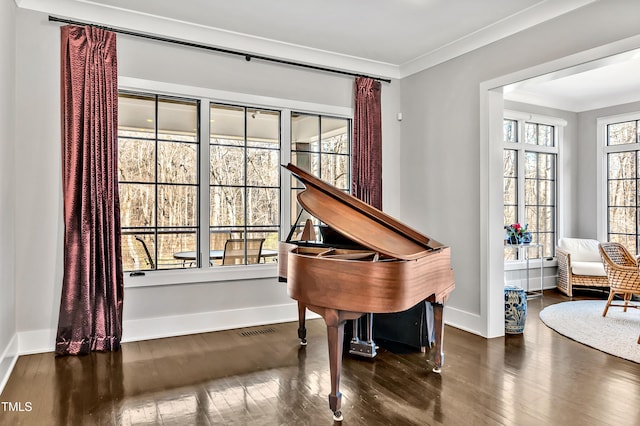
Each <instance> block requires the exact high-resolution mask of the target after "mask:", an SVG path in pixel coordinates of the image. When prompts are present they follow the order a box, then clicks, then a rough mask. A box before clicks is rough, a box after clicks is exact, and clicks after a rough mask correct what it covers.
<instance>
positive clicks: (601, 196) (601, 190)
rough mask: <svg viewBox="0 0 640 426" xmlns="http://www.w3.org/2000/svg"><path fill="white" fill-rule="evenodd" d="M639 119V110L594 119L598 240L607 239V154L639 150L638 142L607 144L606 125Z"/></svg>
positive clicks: (639, 144)
mask: <svg viewBox="0 0 640 426" xmlns="http://www.w3.org/2000/svg"><path fill="white" fill-rule="evenodd" d="M633 120H640V111H638V112H632V113H625V114H618V115H610V116H606V117H600V118H598V119H596V143H597V153H596V155H597V161H596V206H598V208H597V209H596V221H597V226H596V236H597V238H598V241H608V237H607V207H608V204H609V203H608V202H607V154H609V153H614V152H624V151H635V150H640V143H635V144H627V145H615V146H607V126H608V125H609V124H613V123H620V122H623V121H633Z"/></svg>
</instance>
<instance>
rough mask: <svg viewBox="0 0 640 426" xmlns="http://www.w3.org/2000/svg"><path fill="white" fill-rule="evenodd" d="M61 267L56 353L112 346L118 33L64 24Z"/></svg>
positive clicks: (117, 278)
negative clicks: (62, 264)
mask: <svg viewBox="0 0 640 426" xmlns="http://www.w3.org/2000/svg"><path fill="white" fill-rule="evenodd" d="M60 53H61V60H60V63H61V73H60V77H61V85H60V86H61V93H60V95H61V96H60V98H61V110H62V192H63V198H64V200H63V203H64V207H63V209H64V275H63V282H62V297H61V303H60V316H59V319H58V331H57V336H56V353H57V354H58V355H80V354H87V353H89V352H91V351H115V350H118V349H119V348H120V340H121V337H122V301H123V290H124V288H123V287H124V285H123V274H122V254H121V249H120V244H121V243H120V205H119V198H118V168H117V166H118V158H117V153H118V146H117V143H118V138H117V136H118V81H117V80H118V72H117V57H116V35H115V33H112V32H109V31H105V30H102V29H99V28H94V27H88V26H87V27H81V26H73V25H69V26H65V27H62V28H61V49H60Z"/></svg>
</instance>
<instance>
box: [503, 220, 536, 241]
mask: <svg viewBox="0 0 640 426" xmlns="http://www.w3.org/2000/svg"><path fill="white" fill-rule="evenodd" d="M528 227H529V224H525V225H524V226H522V225H520V224H519V223H513V224H511V225H505V227H504V229H505V230H506V231H507V235H506V237H507V238H506V239H507V240H508V242H509V243H510V244H523V243H524V244H526V243H530V242H531V233H530V232H527V228H528Z"/></svg>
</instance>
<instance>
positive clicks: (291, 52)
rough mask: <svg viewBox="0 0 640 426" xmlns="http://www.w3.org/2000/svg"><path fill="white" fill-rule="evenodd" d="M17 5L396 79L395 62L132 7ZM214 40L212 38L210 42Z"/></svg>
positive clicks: (22, 0)
mask: <svg viewBox="0 0 640 426" xmlns="http://www.w3.org/2000/svg"><path fill="white" fill-rule="evenodd" d="M16 4H17V5H18V7H20V8H23V9H29V10H34V11H38V12H43V13H47V14H50V15H55V16H57V17H60V18H66V19H70V20H78V21H84V22H91V23H95V24H97V25H103V26H106V27H112V28H117V29H125V30H132V31H136V32H140V33H145V34H150V35H160V36H163V37H167V38H174V39H177V40H182V41H189V42H195V43H200V44H205V45H209V46H213V47H218V48H223V49H230V50H239V51H242V52H246V53H249V54H251V53H253V54H257V55H262V56H269V57H273V58H276V59H282V60H288V61H295V62H301V63H305V64H310V65H320V66H325V67H331V68H335V69H338V70H343V71H349V72H354V73H362V74H368V75H373V76H379V77H382V78H391V79H397V78H398V76H399V69H398V67H397V66H396V65H393V64H387V63H382V62H376V61H371V60H367V59H363V58H357V57H353V56H348V55H341V54H337V53H334V52H328V51H324V50H320V49H313V48H309V47H305V46H299V45H295V44H290V43H283V42H279V41H275V40H270V39H266V38H261V37H256V36H252V35H247V34H240V33H235V32H231V31H226V30H221V29H218V28H213V27H208V26H204V25H198V24H193V23H190V22H184V21H180V20H176V19H169V18H165V17H160V16H155V15H149V14H144V13H140V12H136V11H131V10H125V9H119V8H114V7H106V6H103V5H98V4H95V3H92V2H88V1H81V0H16ZM212 40H215V42H212Z"/></svg>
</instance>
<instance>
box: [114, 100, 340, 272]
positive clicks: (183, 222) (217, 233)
mask: <svg viewBox="0 0 640 426" xmlns="http://www.w3.org/2000/svg"><path fill="white" fill-rule="evenodd" d="M207 108H208V109H209V120H210V123H209V129H210V134H209V135H207V136H208V141H207V142H203V143H204V144H206V145H205V146H202V144H201V142H200V141H201V139H202V135H200V134H199V129H200V124H199V119H200V101H198V100H192V99H179V98H172V97H166V96H157V95H147V94H135V93H121V95H120V97H119V133H118V136H119V139H118V157H119V158H118V179H119V193H120V211H121V224H122V257H123V266H124V270H125V271H139V270H156V269H178V268H180V269H182V268H196V267H199V266H200V265H198V261H197V260H196V259H197V255H196V253H197V252H198V251H200V250H199V242H200V239H201V238H200V235H201V234H200V232H201V231H200V230H201V229H206V231H205V232H208V233H209V250H210V253H225V252H224V250H225V247H226V246H227V244H226V243H227V242H228V241H234V244H237V241H238V240H240V241H245V242H247V243H248V242H249V241H250V240H251V241H255V240H260V241H261V242H262V245H261V249H262V250H263V252H264V251H265V250H267V251H269V252H270V253H274V252H277V247H278V242H279V240H280V217H281V215H280V186H281V185H280V183H281V182H280V179H281V167H280V163H281V149H280V148H281V147H280V145H281V114H280V111H275V110H268V109H259V108H249V107H243V106H230V105H223V104H215V103H211V104H209V103H208V105H207ZM291 128H292V134H293V141H292V153H291V158H292V159H291V161H292V162H293V163H296V164H297V165H299V166H300V167H302V168H305V169H306V170H308V171H310V172H311V173H313V174H314V175H316V176H318V177H319V178H321V179H323V180H325V181H327V182H329V183H331V184H333V185H335V186H337V187H339V188H341V189H344V190H345V191H348V190H349V182H350V179H349V167H350V164H349V154H350V120H348V119H343V118H333V117H326V116H321V115H314V114H301V113H293V114H292V118H291ZM202 149H205V151H204V154H203V151H202ZM206 150H208V152H207V151H206ZM203 155H204V156H207V155H208V157H209V165H208V169H209V170H208V174H209V177H208V184H209V186H208V187H206V186H205V187H202V186H201V182H200V176H201V172H200V167H201V161H200V158H201V157H202V156H203ZM205 158H206V157H205ZM205 173H206V172H205ZM294 188H295V186H294ZM295 200H296V199H295V197H294V198H292V203H291V204H292V208H294V209H297V208H298V207H297V206H296V202H295ZM202 203H208V204H209V217H208V224H209V225H208V229H207V228H204V226H203V224H201V223H200V222H201V218H200V213H201V211H202V208H201V207H202ZM205 205H206V204H205ZM205 211H206V210H205ZM203 219H205V218H203ZM205 220H206V219H205ZM236 251H237V248H236ZM212 256H213V254H212ZM222 257H223V256H222V255H218V254H216V257H215V258H214V257H212V258H211V259H210V262H207V260H208V259H202V261H201V263H202V265H201V266H202V267H207V266H218V265H222V264H223V261H222ZM236 257H237V254H236ZM185 259H186V260H185ZM254 259H257V260H258V261H260V262H274V261H275V257H273V256H258V257H255V256H249V254H248V252H246V253H245V256H244V260H243V259H242V258H240V261H239V262H236V261H234V262H233V264H238V263H240V264H246V263H252V262H253V260H254ZM224 264H225V265H226V264H227V262H224Z"/></svg>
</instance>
